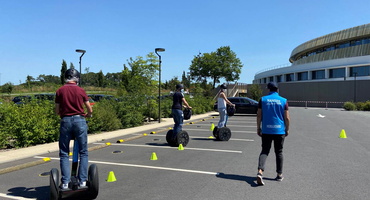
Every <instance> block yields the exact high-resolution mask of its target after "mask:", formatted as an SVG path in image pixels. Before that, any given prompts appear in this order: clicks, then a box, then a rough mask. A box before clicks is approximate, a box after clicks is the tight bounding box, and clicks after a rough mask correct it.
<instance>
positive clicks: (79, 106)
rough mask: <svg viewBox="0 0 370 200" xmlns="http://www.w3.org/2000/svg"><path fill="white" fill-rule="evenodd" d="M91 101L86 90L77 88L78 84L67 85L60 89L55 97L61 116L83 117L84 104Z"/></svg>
mask: <svg viewBox="0 0 370 200" xmlns="http://www.w3.org/2000/svg"><path fill="white" fill-rule="evenodd" d="M86 101H89V98H88V97H87V94H86V92H85V90H84V89H82V88H80V87H79V86H77V84H76V83H66V84H65V85H63V86H62V87H60V88H59V89H58V90H57V92H56V96H55V103H57V104H59V115H60V116H61V117H63V116H71V115H83V116H85V112H84V107H83V105H84V102H86Z"/></svg>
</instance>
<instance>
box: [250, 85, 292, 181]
mask: <svg viewBox="0 0 370 200" xmlns="http://www.w3.org/2000/svg"><path fill="white" fill-rule="evenodd" d="M267 88H268V89H269V90H270V93H269V94H268V95H266V96H263V97H262V98H261V100H260V101H259V103H258V111H257V134H258V135H259V136H260V137H261V138H262V151H261V153H260V156H259V160H258V173H257V183H258V185H264V184H265V183H264V182H263V172H264V170H265V163H266V159H267V156H268V155H269V153H270V149H271V143H272V141H274V149H275V155H276V173H277V176H276V178H275V180H277V181H282V180H283V178H284V177H283V145H284V139H285V137H286V136H288V135H289V122H290V117H289V110H288V101H287V99H285V98H283V97H281V96H280V95H279V94H278V87H277V85H276V83H273V82H271V83H268V84H267Z"/></svg>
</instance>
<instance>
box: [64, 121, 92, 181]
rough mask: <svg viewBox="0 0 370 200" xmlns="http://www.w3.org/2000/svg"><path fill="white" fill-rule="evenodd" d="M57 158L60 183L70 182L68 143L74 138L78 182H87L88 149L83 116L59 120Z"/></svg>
mask: <svg viewBox="0 0 370 200" xmlns="http://www.w3.org/2000/svg"><path fill="white" fill-rule="evenodd" d="M59 131H60V135H59V157H60V169H61V171H62V180H61V181H62V183H63V184H67V183H69V182H70V180H71V169H70V163H69V143H70V141H71V139H73V138H75V140H77V142H78V147H79V152H78V153H79V155H80V162H79V167H78V177H77V178H78V180H79V181H80V182H83V181H87V165H88V149H87V124H86V120H85V118H84V117H83V116H80V115H75V116H67V117H63V118H62V119H61V120H60V129H59Z"/></svg>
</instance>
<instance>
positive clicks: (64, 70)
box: [60, 60, 67, 85]
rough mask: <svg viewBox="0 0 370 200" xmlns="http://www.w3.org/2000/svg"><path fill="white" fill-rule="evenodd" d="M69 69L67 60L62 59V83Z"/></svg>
mask: <svg viewBox="0 0 370 200" xmlns="http://www.w3.org/2000/svg"><path fill="white" fill-rule="evenodd" d="M66 71H67V62H66V61H65V60H63V61H62V68H61V69H60V83H61V84H62V85H63V84H64V73H65V72H66Z"/></svg>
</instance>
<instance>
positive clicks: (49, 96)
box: [35, 93, 55, 101]
mask: <svg viewBox="0 0 370 200" xmlns="http://www.w3.org/2000/svg"><path fill="white" fill-rule="evenodd" d="M35 98H36V99H39V100H49V101H54V99H55V93H42V94H35Z"/></svg>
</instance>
